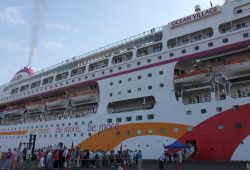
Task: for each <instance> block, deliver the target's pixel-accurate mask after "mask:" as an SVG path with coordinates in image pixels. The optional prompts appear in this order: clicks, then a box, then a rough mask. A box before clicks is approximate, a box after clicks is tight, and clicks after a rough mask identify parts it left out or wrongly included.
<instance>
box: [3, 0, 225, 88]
mask: <svg viewBox="0 0 250 170" xmlns="http://www.w3.org/2000/svg"><path fill="white" fill-rule="evenodd" d="M44 2H45V3H44ZM212 2H213V3H214V4H218V3H219V2H221V0H212ZM37 3H38V4H39V2H37V1H36V0H25V1H20V0H1V2H0V51H1V52H0V59H1V62H0V63H1V64H0V84H4V83H7V82H9V81H10V79H11V78H12V77H13V76H14V74H15V73H16V72H17V71H18V70H19V69H20V68H22V67H24V66H26V65H28V60H29V59H28V58H29V53H30V44H31V43H30V42H31V40H32V31H31V30H32V28H34V26H38V27H37V28H38V29H37V31H36V33H37V34H36V35H37V36H36V37H37V43H36V45H35V48H34V56H33V60H32V64H31V65H32V67H33V68H34V69H35V70H36V71H38V70H41V69H44V68H46V67H48V66H52V65H55V64H57V63H60V62H62V61H63V60H66V59H69V58H72V57H73V56H78V55H80V54H83V53H86V52H88V51H91V50H94V49H97V48H99V47H102V46H105V45H108V44H110V43H113V42H116V41H119V40H122V39H125V38H128V37H130V36H133V35H136V34H139V33H141V32H144V31H147V30H150V29H152V28H154V27H158V26H163V25H166V24H167V23H168V22H171V21H172V20H175V19H178V18H181V17H184V16H186V15H189V14H191V13H193V11H194V6H195V5H196V4H200V6H201V8H202V9H205V8H209V7H210V0H174V1H172V0H46V1H45V0H42V2H40V4H42V5H41V6H42V7H43V8H40V10H41V12H40V13H39V12H35V13H34V9H36V11H39V8H38V9H37V8H36V7H37V6H36V4H37ZM37 13H38V14H37Z"/></svg>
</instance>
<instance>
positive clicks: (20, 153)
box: [17, 148, 23, 169]
mask: <svg viewBox="0 0 250 170" xmlns="http://www.w3.org/2000/svg"><path fill="white" fill-rule="evenodd" d="M22 164H23V151H22V150H21V149H20V148H19V149H18V150H17V169H22Z"/></svg>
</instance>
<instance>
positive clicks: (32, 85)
mask: <svg viewBox="0 0 250 170" xmlns="http://www.w3.org/2000/svg"><path fill="white" fill-rule="evenodd" d="M40 84H41V81H36V82H33V83H31V85H30V88H31V89H33V88H36V87H39V86H40Z"/></svg>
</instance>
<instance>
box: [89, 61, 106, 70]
mask: <svg viewBox="0 0 250 170" xmlns="http://www.w3.org/2000/svg"><path fill="white" fill-rule="evenodd" d="M107 66H108V59H105V60H102V61H98V62H96V63H93V64H90V65H89V71H93V70H97V69H100V68H104V67H107Z"/></svg>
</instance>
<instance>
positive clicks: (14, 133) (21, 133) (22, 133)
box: [0, 130, 28, 136]
mask: <svg viewBox="0 0 250 170" xmlns="http://www.w3.org/2000/svg"><path fill="white" fill-rule="evenodd" d="M27 132H28V131H27V130H19V131H12V132H0V136H7V135H9V136H10V135H24V134H26V133H27Z"/></svg>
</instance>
